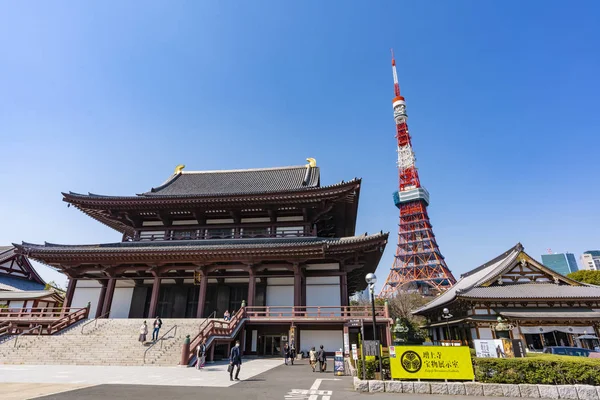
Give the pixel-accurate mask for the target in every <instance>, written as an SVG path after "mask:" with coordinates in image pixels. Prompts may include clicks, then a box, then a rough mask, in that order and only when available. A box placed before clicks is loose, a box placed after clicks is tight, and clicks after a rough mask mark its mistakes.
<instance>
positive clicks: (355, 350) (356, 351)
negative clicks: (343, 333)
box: [352, 343, 358, 361]
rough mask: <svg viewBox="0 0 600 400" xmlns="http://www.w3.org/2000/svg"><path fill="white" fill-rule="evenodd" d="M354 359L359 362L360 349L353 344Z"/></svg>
mask: <svg viewBox="0 0 600 400" xmlns="http://www.w3.org/2000/svg"><path fill="white" fill-rule="evenodd" d="M352 359H353V360H355V361H356V360H358V349H357V347H356V343H352Z"/></svg>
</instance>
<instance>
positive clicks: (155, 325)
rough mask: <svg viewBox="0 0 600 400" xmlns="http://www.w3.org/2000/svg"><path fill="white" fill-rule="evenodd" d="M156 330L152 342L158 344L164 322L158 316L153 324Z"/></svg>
mask: <svg viewBox="0 0 600 400" xmlns="http://www.w3.org/2000/svg"><path fill="white" fill-rule="evenodd" d="M152 326H153V327H154V330H153V331H152V341H153V342H156V341H157V340H158V333H159V332H160V328H161V327H162V320H161V319H160V318H159V317H158V315H157V316H156V319H155V320H154V322H153V323H152Z"/></svg>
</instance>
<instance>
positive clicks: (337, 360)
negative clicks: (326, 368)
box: [333, 351, 344, 375]
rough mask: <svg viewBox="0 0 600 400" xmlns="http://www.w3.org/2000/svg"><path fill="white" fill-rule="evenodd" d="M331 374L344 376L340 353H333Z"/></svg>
mask: <svg viewBox="0 0 600 400" xmlns="http://www.w3.org/2000/svg"><path fill="white" fill-rule="evenodd" d="M333 373H334V374H335V375H344V353H343V352H341V351H336V352H335V357H334V358H333Z"/></svg>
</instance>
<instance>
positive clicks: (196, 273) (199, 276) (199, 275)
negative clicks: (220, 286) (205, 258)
mask: <svg viewBox="0 0 600 400" xmlns="http://www.w3.org/2000/svg"><path fill="white" fill-rule="evenodd" d="M201 282H202V272H200V271H194V285H200V283H201Z"/></svg>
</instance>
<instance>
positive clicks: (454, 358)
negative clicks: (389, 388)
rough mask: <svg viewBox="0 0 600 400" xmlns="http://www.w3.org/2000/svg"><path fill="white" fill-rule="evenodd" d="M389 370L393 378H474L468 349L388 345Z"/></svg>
mask: <svg viewBox="0 0 600 400" xmlns="http://www.w3.org/2000/svg"><path fill="white" fill-rule="evenodd" d="M390 368H391V370H392V378H395V379H457V380H472V379H473V378H474V374H473V364H472V363H471V353H470V351H469V347H467V346H455V347H452V346H448V347H446V346H390Z"/></svg>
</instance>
